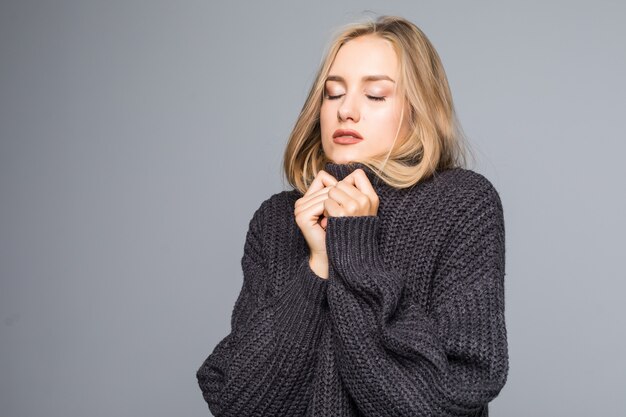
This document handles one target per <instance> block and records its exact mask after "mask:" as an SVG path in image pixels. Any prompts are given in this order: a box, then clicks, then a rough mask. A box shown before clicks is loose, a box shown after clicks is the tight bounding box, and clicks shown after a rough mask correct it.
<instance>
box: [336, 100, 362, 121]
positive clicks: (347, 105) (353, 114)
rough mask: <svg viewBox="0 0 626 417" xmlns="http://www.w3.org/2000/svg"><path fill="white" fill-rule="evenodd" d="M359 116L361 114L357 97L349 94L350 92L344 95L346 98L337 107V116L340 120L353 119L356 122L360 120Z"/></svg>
mask: <svg viewBox="0 0 626 417" xmlns="http://www.w3.org/2000/svg"><path fill="white" fill-rule="evenodd" d="M359 117H360V115H359V109H358V105H357V103H356V98H355V97H351V96H349V94H346V95H344V100H343V101H342V102H341V105H340V106H339V108H338V109H337V118H338V119H339V120H340V121H345V120H348V119H352V121H353V122H355V123H356V122H358V121H359Z"/></svg>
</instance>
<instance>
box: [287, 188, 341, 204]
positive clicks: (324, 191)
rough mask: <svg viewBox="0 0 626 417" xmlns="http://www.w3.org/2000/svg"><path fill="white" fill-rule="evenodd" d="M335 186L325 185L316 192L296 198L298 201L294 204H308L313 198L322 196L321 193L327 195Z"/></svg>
mask: <svg viewBox="0 0 626 417" xmlns="http://www.w3.org/2000/svg"><path fill="white" fill-rule="evenodd" d="M331 188H333V186H329V187H324V188H322V189H321V190H318V191H316V192H314V193H313V194H311V195H304V196H302V197H300V198H299V199H297V200H296V203H295V204H294V207H296V208H297V207H299V206H301V205H305V204H307V203H308V202H309V201H311V200H312V199H314V198H316V197H318V196H321V195H326V194H328V191H330V189H331Z"/></svg>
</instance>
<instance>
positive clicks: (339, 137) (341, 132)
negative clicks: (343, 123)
mask: <svg viewBox="0 0 626 417" xmlns="http://www.w3.org/2000/svg"><path fill="white" fill-rule="evenodd" d="M362 140H363V137H362V136H361V135H360V134H359V132H357V131H356V130H351V129H337V130H335V133H334V134H333V141H334V142H335V143H338V144H341V145H350V144H353V143H357V142H360V141H362Z"/></svg>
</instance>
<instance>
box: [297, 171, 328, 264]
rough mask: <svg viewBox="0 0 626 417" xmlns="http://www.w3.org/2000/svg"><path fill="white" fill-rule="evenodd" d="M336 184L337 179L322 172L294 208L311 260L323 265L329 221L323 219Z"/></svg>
mask: <svg viewBox="0 0 626 417" xmlns="http://www.w3.org/2000/svg"><path fill="white" fill-rule="evenodd" d="M336 184H337V180H336V179H335V177H333V176H332V175H330V174H329V173H328V172H326V171H324V170H320V171H319V172H318V173H317V175H316V176H315V179H314V180H313V182H312V183H311V185H310V186H309V189H308V190H307V191H306V193H305V194H304V195H303V196H302V197H301V198H299V199H298V200H296V203H295V208H294V215H295V218H296V224H297V225H298V227H299V228H300V230H301V231H302V234H303V235H304V238H305V240H306V242H307V244H308V245H309V250H310V253H311V258H312V259H317V260H322V262H321V263H322V265H323V260H325V259H327V255H326V230H325V229H326V223H327V221H328V220H327V219H326V217H323V216H325V215H326V214H327V213H326V212H325V208H324V207H325V202H326V200H328V192H329V191H330V189H331V188H333V187H334V186H335V185H336ZM322 269H323V268H322ZM316 272H317V271H316Z"/></svg>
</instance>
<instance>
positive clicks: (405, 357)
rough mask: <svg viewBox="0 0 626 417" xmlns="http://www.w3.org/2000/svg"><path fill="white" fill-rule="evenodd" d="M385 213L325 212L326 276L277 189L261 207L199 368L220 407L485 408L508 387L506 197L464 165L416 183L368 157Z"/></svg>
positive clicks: (291, 198) (214, 408) (221, 411)
mask: <svg viewBox="0 0 626 417" xmlns="http://www.w3.org/2000/svg"><path fill="white" fill-rule="evenodd" d="M356 168H361V169H363V170H364V171H365V173H366V174H367V176H368V178H369V179H370V181H371V182H372V185H373V186H374V189H375V190H376V192H377V194H378V196H379V200H380V205H379V209H378V214H377V215H376V216H349V217H329V218H328V224H327V229H326V248H327V252H328V257H329V262H330V266H329V274H330V275H329V278H328V279H323V278H321V277H319V276H317V275H316V274H315V272H314V271H313V270H312V269H311V268H310V265H309V248H308V245H307V244H306V241H305V239H304V236H303V235H302V233H301V231H300V229H299V227H298V225H297V224H296V223H295V218H294V203H295V201H296V200H297V199H298V198H300V197H302V194H301V193H299V192H297V191H295V190H290V191H282V192H280V193H277V194H274V195H272V196H271V197H270V198H268V199H267V200H265V201H264V202H263V203H262V204H261V205H260V207H259V208H258V209H257V210H256V212H255V213H254V215H253V217H252V219H251V221H250V223H249V229H248V232H247V235H246V242H245V244H244V251H243V252H244V253H243V257H242V259H241V265H242V268H243V285H242V289H241V292H240V294H239V296H238V298H237V300H236V302H235V306H234V309H233V312H232V318H231V332H230V333H229V334H228V335H227V336H226V337H224V338H223V339H222V340H221V341H220V342H219V343H218V344H217V346H215V348H214V350H213V352H212V353H211V354H210V355H209V356H208V358H207V359H206V360H205V361H204V363H203V364H202V366H201V367H200V368H199V370H198V371H197V375H196V376H197V379H198V383H199V385H200V388H201V390H202V394H203V397H204V399H205V400H206V402H207V403H208V406H209V409H210V411H211V412H212V414H213V415H215V416H218V417H222V416H223V417H226V416H233V417H247V416H276V417H278V416H289V417H295V416H320V417H321V416H323V417H331V416H368V417H385V416H394V417H402V416H407V417H408V416H411V417H416V416H440V417H441V416H456V417H459V416H487V415H488V402H489V401H490V400H492V399H493V398H495V397H496V396H497V395H498V394H499V392H500V390H501V389H502V387H503V386H504V384H505V382H506V379H507V374H508V348H507V334H506V327H505V317H504V275H505V268H504V266H505V256H504V255H505V244H504V218H503V211H502V204H501V201H500V197H499V195H498V193H497V191H496V189H495V188H494V187H493V185H492V184H491V183H490V182H489V181H488V180H487V179H486V178H485V177H484V176H482V175H481V174H478V173H476V172H474V171H472V170H468V169H463V168H455V169H449V170H445V171H441V172H438V173H436V174H435V175H434V176H433V177H431V178H429V179H427V180H425V181H422V182H420V183H418V184H417V185H415V186H414V187H412V188H410V189H404V190H398V189H395V188H393V187H390V186H388V185H387V184H385V183H384V182H383V181H382V180H379V179H378V177H377V176H376V175H375V174H374V173H373V172H372V171H370V170H369V169H368V168H367V167H366V166H364V165H362V164H360V163H354V164H335V163H328V164H327V165H326V167H325V171H327V172H328V173H330V174H331V175H333V176H334V177H335V178H336V179H338V180H341V179H343V178H345V177H346V176H347V175H348V174H349V173H351V172H352V171H353V170H354V169H356Z"/></svg>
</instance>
